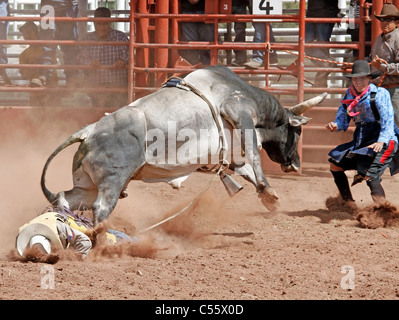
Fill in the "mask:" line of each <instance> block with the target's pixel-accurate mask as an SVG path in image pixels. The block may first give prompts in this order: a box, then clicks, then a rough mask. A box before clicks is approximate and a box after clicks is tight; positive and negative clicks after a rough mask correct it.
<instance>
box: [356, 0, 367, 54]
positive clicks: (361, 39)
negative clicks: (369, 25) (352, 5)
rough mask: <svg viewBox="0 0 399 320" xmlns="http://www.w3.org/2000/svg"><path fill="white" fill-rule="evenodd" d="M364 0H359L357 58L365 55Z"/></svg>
mask: <svg viewBox="0 0 399 320" xmlns="http://www.w3.org/2000/svg"><path fill="white" fill-rule="evenodd" d="M365 2H366V1H365V0H360V3H359V5H360V16H359V18H360V22H359V57H358V59H359V60H363V59H364V56H365V42H366V21H365V11H366V10H367V9H366V7H365Z"/></svg>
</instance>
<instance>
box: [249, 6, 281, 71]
mask: <svg viewBox="0 0 399 320" xmlns="http://www.w3.org/2000/svg"><path fill="white" fill-rule="evenodd" d="M249 8H250V11H251V12H252V1H250V3H249ZM252 26H253V27H254V37H253V43H263V42H265V41H266V23H264V22H252ZM269 38H270V42H276V39H275V38H274V33H273V28H272V26H271V25H269ZM269 57H270V61H269V63H270V64H276V63H277V62H278V58H277V53H276V52H275V51H270V52H269ZM264 60H265V51H264V50H253V51H252V59H251V60H249V61H248V62H246V63H245V64H244V66H245V67H246V68H248V69H257V68H260V67H263V66H264Z"/></svg>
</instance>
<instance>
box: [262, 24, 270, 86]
mask: <svg viewBox="0 0 399 320" xmlns="http://www.w3.org/2000/svg"><path fill="white" fill-rule="evenodd" d="M265 29H266V30H265V35H266V37H265V41H266V46H265V56H264V58H263V59H264V60H263V61H264V68H265V69H269V67H270V51H269V50H270V23H269V22H266V23H265ZM268 86H269V74H268V73H266V87H268Z"/></svg>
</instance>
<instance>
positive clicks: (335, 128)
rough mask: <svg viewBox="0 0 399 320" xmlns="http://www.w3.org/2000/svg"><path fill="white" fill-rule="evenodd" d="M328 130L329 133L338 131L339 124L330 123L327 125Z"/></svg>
mask: <svg viewBox="0 0 399 320" xmlns="http://www.w3.org/2000/svg"><path fill="white" fill-rule="evenodd" d="M326 129H327V130H328V131H331V132H333V131H336V130H337V129H338V126H337V124H336V123H335V122H330V123H328V124H326Z"/></svg>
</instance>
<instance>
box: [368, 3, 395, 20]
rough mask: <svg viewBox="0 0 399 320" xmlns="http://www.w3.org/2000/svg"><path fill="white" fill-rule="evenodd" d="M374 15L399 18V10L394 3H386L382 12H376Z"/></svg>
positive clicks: (378, 17)
mask: <svg viewBox="0 0 399 320" xmlns="http://www.w3.org/2000/svg"><path fill="white" fill-rule="evenodd" d="M374 16H375V17H376V18H377V19H380V18H387V17H392V18H396V19H399V10H398V8H397V7H396V6H395V5H394V4H384V6H383V7H382V9H381V13H380V14H375V12H374Z"/></svg>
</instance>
